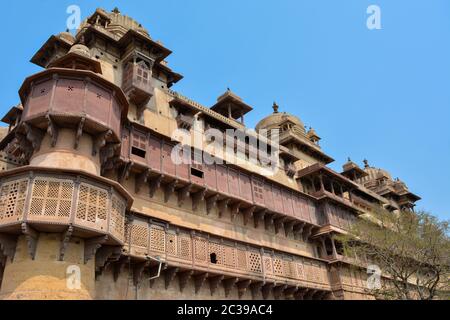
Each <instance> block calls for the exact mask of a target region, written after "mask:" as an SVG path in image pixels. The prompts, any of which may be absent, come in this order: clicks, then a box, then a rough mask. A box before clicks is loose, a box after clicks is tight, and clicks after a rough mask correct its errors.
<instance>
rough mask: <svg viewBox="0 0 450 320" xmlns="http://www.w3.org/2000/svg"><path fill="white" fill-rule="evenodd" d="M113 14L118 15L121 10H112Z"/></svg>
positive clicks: (115, 8)
mask: <svg viewBox="0 0 450 320" xmlns="http://www.w3.org/2000/svg"><path fill="white" fill-rule="evenodd" d="M112 12H114V13H116V14H120V10H119V8H117V7H114V9H113V10H112Z"/></svg>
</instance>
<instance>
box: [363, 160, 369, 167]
mask: <svg viewBox="0 0 450 320" xmlns="http://www.w3.org/2000/svg"><path fill="white" fill-rule="evenodd" d="M363 162H364V168H368V167H369V161H368V160H367V159H364V161H363Z"/></svg>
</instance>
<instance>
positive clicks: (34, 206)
mask: <svg viewBox="0 0 450 320" xmlns="http://www.w3.org/2000/svg"><path fill="white" fill-rule="evenodd" d="M79 180H81V179H80V178H79V177H74V176H69V175H68V176H66V177H64V176H63V175H61V176H58V177H56V176H53V175H45V174H38V175H29V176H28V177H24V176H19V177H17V178H15V179H13V178H8V179H4V180H3V181H1V180H0V228H2V227H4V226H5V225H8V224H10V227H14V228H20V225H19V224H20V223H21V222H22V221H24V222H27V221H30V222H35V223H42V224H49V225H55V224H59V225H67V226H68V225H69V224H73V225H74V227H76V228H80V229H83V228H84V229H89V231H94V232H100V233H101V234H107V233H108V232H109V233H110V235H111V236H112V239H113V240H117V241H119V242H120V243H122V242H123V241H124V232H125V230H124V223H125V211H126V201H125V199H124V198H123V197H122V196H121V195H120V194H119V193H118V192H116V191H115V190H114V189H111V187H106V186H105V187H102V186H101V184H100V183H97V182H93V183H92V184H90V183H89V180H81V182H79ZM94 184H95V185H94ZM108 222H109V225H108ZM18 225H19V226H18ZM145 229H147V227H145Z"/></svg>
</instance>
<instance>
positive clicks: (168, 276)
mask: <svg viewBox="0 0 450 320" xmlns="http://www.w3.org/2000/svg"><path fill="white" fill-rule="evenodd" d="M178 270H179V269H178V268H167V269H166V271H165V272H164V283H165V287H166V290H167V289H168V288H169V286H170V283H171V282H172V280H173V279H174V278H175V276H176V275H177V272H178Z"/></svg>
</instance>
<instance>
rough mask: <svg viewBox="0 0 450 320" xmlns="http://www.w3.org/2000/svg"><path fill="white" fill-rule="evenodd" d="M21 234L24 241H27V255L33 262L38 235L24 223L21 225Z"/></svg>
mask: <svg viewBox="0 0 450 320" xmlns="http://www.w3.org/2000/svg"><path fill="white" fill-rule="evenodd" d="M22 233H23V234H24V235H25V239H26V240H27V248H28V253H29V254H30V256H31V259H33V260H34V258H35V256H36V246H37V241H38V237H39V234H38V233H37V232H36V231H35V230H34V229H32V228H31V227H30V226H29V225H28V224H26V223H22Z"/></svg>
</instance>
